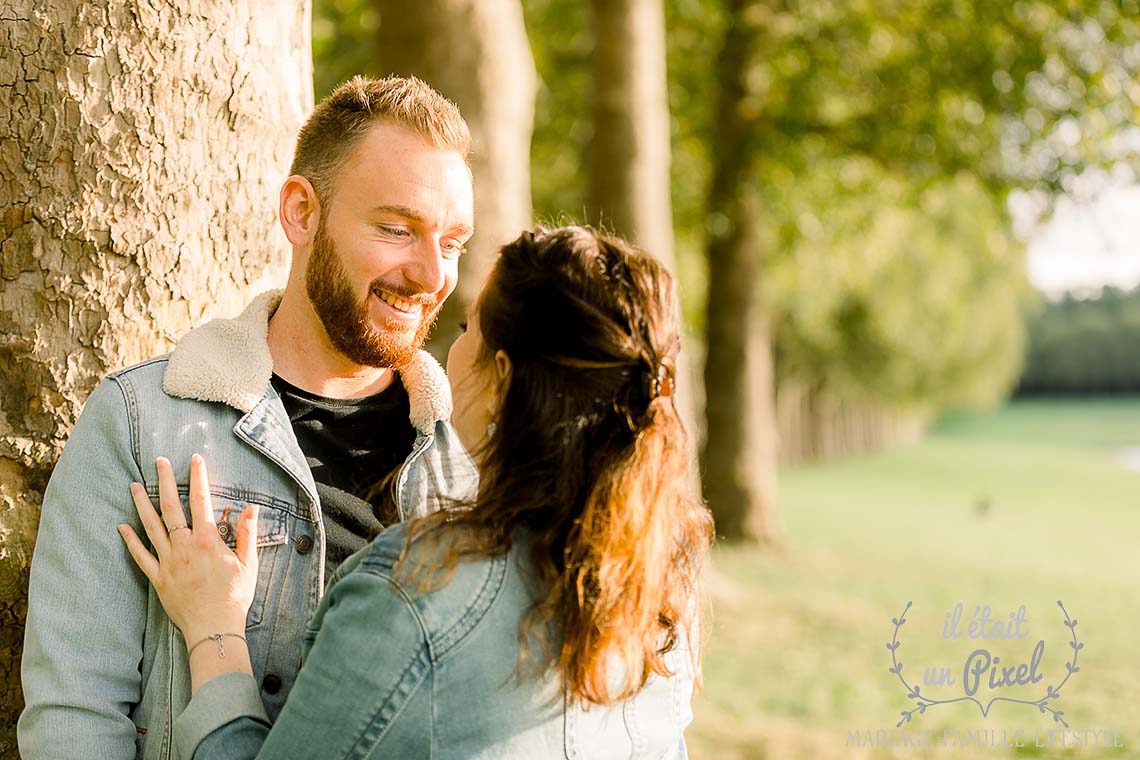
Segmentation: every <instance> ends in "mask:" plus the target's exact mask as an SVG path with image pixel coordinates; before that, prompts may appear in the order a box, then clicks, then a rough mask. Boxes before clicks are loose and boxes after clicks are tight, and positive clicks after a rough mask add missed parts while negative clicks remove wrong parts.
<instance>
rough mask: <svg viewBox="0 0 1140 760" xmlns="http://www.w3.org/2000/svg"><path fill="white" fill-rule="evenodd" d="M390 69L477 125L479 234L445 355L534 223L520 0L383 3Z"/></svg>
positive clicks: (442, 339) (443, 318) (443, 344)
mask: <svg viewBox="0 0 1140 760" xmlns="http://www.w3.org/2000/svg"><path fill="white" fill-rule="evenodd" d="M376 7H377V8H378V9H379V11H380V29H379V32H378V35H379V37H378V45H377V56H378V59H379V64H380V65H379V67H378V69H379V70H380V71H381V72H382V73H384V74H389V73H390V74H400V75H403V76H408V75H413V76H417V77H419V78H420V79H423V80H424V81H425V82H427V83H428V84H430V85H431V86H432V87H435V88H436V89H437V90H439V91H440V92H442V93H443V94H444V95H445V96H447V97H448V98H450V99H451V100H452V101H454V102H455V103H456V104H457V105H458V106H459V110H460V111H462V113H463V116H464V118H466V119H467V123H468V125H470V127H471V138H472V143H473V148H474V150H473V156H472V161H471V170H472V173H473V175H474V178H475V230H476V231H475V236H474V237H473V238H472V239H471V242H470V243H469V244H468V245H467V253H466V254H465V255H464V256H463V259H462V260H461V262H460V277H459V285H458V286H457V287H456V289H455V293H454V294H453V295H452V296H451V298H449V299H448V301H447V303H446V304H445V306H444V309H443V312H442V314H441V315H440V317H439V321H438V323H437V325H436V329H435V332H434V335H433V338H432V342H431V345H430V348H431V349H432V350H433V352H435V353H436V355H437V356H440V357H441V358H442V357H443V356H444V355H446V352H447V348H448V347H449V346H450V345H451V342H452V341H453V340H454V338H455V336H456V334H457V325H458V323H459V320H460V319H461V318H462V315H463V313H464V310H465V309H466V308H467V304H468V303H469V302H470V301H471V299H472V298H473V297H474V296H475V295H476V294H477V293H478V292H479V289H480V287H481V286H482V284H483V279H484V278H485V277H486V275H487V272H488V270H489V269H490V267H491V264H492V263H493V262H494V259H495V256H496V254H497V253H498V250H499V248H500V247H501V246H502V245H503V244H504V243H507V242H510V241H511V240H513V239H514V238H516V237H518V235H519V233H520V232H522V231H523V230H524V229H526V228H527V227H529V226H530V223H531V198H530V138H531V132H532V131H533V128H534V97H535V90H536V87H537V75H536V74H535V69H534V59H533V57H532V56H531V52H530V43H529V41H528V40H527V36H526V27H525V26H524V24H523V13H522V6H521V5H520V3H519V2H518V0H422V1H421V2H419V3H417V4H416V7H415V9H414V10H409V8H408V6H407V3H405V2H400V1H399V0H377V2H376Z"/></svg>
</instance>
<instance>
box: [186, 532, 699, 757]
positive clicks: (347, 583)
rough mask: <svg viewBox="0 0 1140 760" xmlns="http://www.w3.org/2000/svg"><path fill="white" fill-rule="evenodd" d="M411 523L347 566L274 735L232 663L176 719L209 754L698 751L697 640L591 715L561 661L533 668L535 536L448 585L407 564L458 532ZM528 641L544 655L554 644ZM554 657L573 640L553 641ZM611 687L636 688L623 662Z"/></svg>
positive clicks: (520, 538)
mask: <svg viewBox="0 0 1140 760" xmlns="http://www.w3.org/2000/svg"><path fill="white" fill-rule="evenodd" d="M406 527H407V526H406V525H396V526H393V527H391V528H389V529H388V530H386V531H384V532H383V533H382V534H381V535H380V536H379V537H377V538H376V539H375V540H374V541H372V543H371V544H369V545H368V546H367V547H365V548H364V549H361V550H360V551H359V552H357V553H356V554H354V555H353V556H352V557H351V558H349V559H348V560H346V561H345V563H344V564H343V565H341V566H340V568H338V569H337V571H336V573H335V576H336V579H335V581H334V582H333V583H332V585H330V587H329V591H328V593H327V594H326V595H325V598H324V599H323V600H322V601H321V604H320V606H319V607H318V609H317V614H316V615H315V616H314V618H313V621H312V623H311V624H310V626H309V631H308V633H307V634H306V636H305V643H304V649H305V651H304V666H303V667H302V668H301V673H300V676H299V678H298V680H297V685H296V688H294V690H293V693H292V695H291V696H290V697H289V703H288V704H286V705H285V709H284V710H283V711H282V712H281V714H280V716H278V718H277V722H276V724H274V725H273V726H272V730H270V721H269V717H268V716H267V715H266V713H265V711H264V709H263V708H262V705H261V700H260V699H259V689H258V686H257V681H256V680H255V679H252V678H250V677H249V676H248V675H246V674H244V673H227V674H225V675H222V676H219V677H217V678H215V679H213V680H211V681H209V682H208V683H206V684H205V685H203V686H202V688H201V689H199V690H198V692H197V693H196V694H195V695H194V698H193V699H192V700H191V702H190V705H189V707H188V708H187V709H186V711H185V712H183V713H182V715H180V716H179V717H178V718H177V719H176V720H175V723H174V740H175V744H176V745H177V746H178V748H179V749H180V751H181V752H182V753H183V755H184V756H191V755H192V756H193V757H194V758H195V760H249V759H250V758H253V757H255V756H256V757H257V758H259V760H288V759H290V758H320V759H321V760H349V759H350V758H352V759H354V760H553V759H554V758H570V759H576V760H642V759H645V760H649V759H650V758H652V759H653V760H682V759H683V758H685V757H686V750H685V740H684V737H683V733H682V732H683V731H684V729H685V727H686V726H687V725H688V723H689V721H690V720H692V711H691V709H690V699H691V698H692V693H693V668H692V659H691V656H690V652H689V648H688V644H687V639H686V638H685V637H684V636H681V637H679V641H678V646H677V647H676V648H674V649H673V650H671V651H670V652H668V653H667V654H666V655H665V664H666V667H667V668H668V669H669V671H670V672H671V673H673V675H672V677H668V678H663V677H660V676H657V675H651V676H650V679H649V682H648V684H647V685H646V687H645V688H644V689H643V690H642V691H641V692H639V693H638V694H637V695H636V696H635V697H633V698H632V699H628V700H625V701H624V702H618V703H616V704H613V705H608V706H601V705H592V706H590V707H589V708H588V709H585V708H583V707H582V706H581V705H578V704H575V703H573V702H572V701H569V700H567V699H566V698H565V697H564V696H563V693H562V689H561V686H560V679H559V678H558V677H557V672H556V671H553V672H552V671H547V672H546V673H545V674H541V675H540V676H538V677H535V676H534V675H533V673H532V672H531V671H532V670H533V668H532V667H531V666H530V665H527V664H525V663H524V666H523V669H522V670H520V669H519V668H518V665H519V657H518V655H519V625H520V623H521V622H522V620H523V617H524V615H525V614H526V613H527V611H528V610H529V609H530V608H531V605H532V604H533V602H534V600H535V598H537V596H538V595H539V594H540V593H541V592H540V591H539V589H541V587H542V586H541V584H540V583H539V582H538V580H537V578H536V577H535V573H534V572H533V570H532V569H531V568H532V567H533V563H532V562H531V560H530V557H531V556H532V555H533V552H534V544H533V542H532V540H531V539H530V536H529V534H528V533H527V532H526V531H525V530H522V529H520V530H518V531H516V540H515V542H514V544H513V546H512V547H511V550H510V552H508V553H507V554H504V555H500V556H498V557H491V558H481V559H478V560H475V561H468V562H462V563H460V564H459V565H458V566H457V568H456V571H455V573H454V575H452V576H451V577H450V578H449V579H448V580H447V582H446V583H444V584H443V585H442V586H440V587H438V588H435V589H427V590H425V589H423V587H422V583H420V582H418V580H417V579H416V578H414V577H413V578H411V579H408V578H407V575H406V573H405V572H403V569H402V568H414V567H416V566H417V565H420V564H421V563H425V562H426V564H427V565H428V566H431V565H434V564H436V563H437V562H438V561H439V560H440V559H441V558H442V557H443V556H444V553H445V551H446V550H447V548H448V544H447V543H446V542H442V541H440V542H436V541H432V540H430V538H431V535H430V534H429V535H427V536H424V537H423V538H420V539H417V540H416V542H415V543H414V544H413V546H412V551H411V552H410V553H409V555H408V557H407V558H406V559H405V562H404V564H403V565H402V566H401V565H400V556H401V552H402V551H403V549H404V545H405V541H406V536H407V531H406ZM532 644H533V645H534V646H533V647H532V648H531V649H528V651H529V652H530V654H531V656H533V657H537V658H541V657H542V647H541V646H540V645H539V644H538V642H534V641H532ZM550 644H551V645H552V646H553V651H557V647H558V642H557V641H552V642H550ZM611 676H612V677H611V679H610V685H611V686H618V685H620V684H621V683H623V682H624V678H623V677H622V672H621V669H620V668H616V667H615V668H613V669H612V671H611Z"/></svg>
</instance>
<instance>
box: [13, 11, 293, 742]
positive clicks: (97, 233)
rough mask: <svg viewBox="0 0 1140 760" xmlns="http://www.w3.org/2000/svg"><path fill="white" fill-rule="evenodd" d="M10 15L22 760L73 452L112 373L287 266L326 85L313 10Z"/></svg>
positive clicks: (227, 308) (16, 642)
mask: <svg viewBox="0 0 1140 760" xmlns="http://www.w3.org/2000/svg"><path fill="white" fill-rule="evenodd" d="M0 19H2V20H0V40H2V46H3V48H4V49H5V51H9V52H8V53H6V54H5V55H4V56H3V57H2V58H0V108H2V110H3V111H4V113H5V114H7V118H5V119H3V120H2V121H0V177H2V180H0V207H2V208H3V209H4V210H3V218H2V226H0V325H2V326H3V329H2V333H3V337H2V338H0V369H2V371H0V377H2V378H3V380H2V381H0V383H2V387H0V726H2V727H3V728H2V729H0V757H15V753H16V745H15V736H14V733H15V723H16V717H17V715H18V714H19V711H20V709H21V707H22V699H21V692H20V686H19V659H20V652H21V644H22V640H23V621H24V617H25V615H26V610H27V603H26V593H27V568H28V563H29V561H30V558H31V553H32V546H33V543H34V539H35V531H36V525H37V523H38V515H39V505H40V500H41V494H42V492H43V488H44V486H45V484H46V482H47V479H48V477H49V475H50V473H51V469H52V466H53V464H54V462H55V460H56V457H57V455H58V452H59V450H60V448H61V446H62V444H63V442H64V441H65V439H66V438H67V435H68V432H69V431H70V429H71V426H72V424H73V422H74V420H75V418H76V416H77V413H78V411H79V409H80V407H81V405H82V403H83V401H84V399H85V398H86V396H87V394H88V393H89V392H90V390H91V389H92V388H93V387H94V386H95V384H96V383H97V382H98V380H99V379H100V378H101V377H102V376H103V375H104V374H106V373H107V372H108V371H109V370H113V369H116V368H119V367H123V366H125V365H129V364H131V363H133V362H137V361H140V360H142V359H144V358H146V357H148V356H151V355H154V354H156V353H160V352H162V351H164V350H166V349H168V348H169V347H170V345H171V343H172V341H173V340H175V339H176V338H178V337H179V336H180V335H182V334H183V333H184V332H185V331H186V330H188V329H189V328H190V327H192V326H194V325H195V324H197V323H199V322H201V321H202V320H204V319H206V318H208V317H210V316H212V315H214V314H219V313H227V312H233V311H236V310H237V309H238V308H239V307H240V306H241V305H242V304H243V303H244V302H245V301H246V300H247V298H248V297H250V296H251V295H252V294H253V293H254V292H256V291H257V290H259V289H262V288H263V287H264V286H265V284H266V283H267V282H268V281H269V280H270V279H271V278H272V277H273V276H275V275H277V274H283V271H284V269H283V268H284V266H285V265H286V264H287V262H288V259H287V249H286V246H285V240H284V238H283V236H281V235H279V234H277V233H276V226H277V225H276V221H275V220H276V214H275V209H276V208H277V202H276V196H277V188H278V186H279V184H280V182H281V180H282V179H283V178H284V176H285V174H286V173H287V171H288V165H289V160H290V158H291V152H292V145H293V139H294V137H295V134H296V130H297V129H298V128H299V126H300V123H301V120H302V119H303V117H304V116H305V115H306V114H307V113H308V111H309V110H310V109H311V106H312V91H311V85H310V81H311V80H310V72H311V57H310V48H309V13H308V6H307V3H295V2H285V0H279V1H278V2H274V3H271V4H260V5H258V6H256V8H255V7H254V6H251V5H249V4H236V5H231V4H227V3H211V4H210V6H209V8H208V9H203V8H202V7H201V4H200V3H191V2H187V1H184V2H172V3H163V4H162V5H161V6H152V5H148V4H145V3H144V4H129V5H127V4H122V3H115V2H109V1H108V0H71V1H68V0H63V1H61V2H57V3H51V4H50V5H44V4H36V5H34V6H33V5H32V4H29V3H4V9H3V11H2V12H0ZM12 52H18V54H11V53H12ZM105 527H106V526H105Z"/></svg>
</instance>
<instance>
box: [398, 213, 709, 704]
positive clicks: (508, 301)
mask: <svg viewBox="0 0 1140 760" xmlns="http://www.w3.org/2000/svg"><path fill="white" fill-rule="evenodd" d="M476 309H477V315H478V323H479V328H480V331H481V333H482V342H483V345H482V348H481V349H480V355H479V358H478V363H479V364H480V365H481V366H482V368H483V369H489V368H490V367H491V366H492V365H493V364H494V355H495V353H496V352H497V351H499V350H502V351H503V352H505V353H506V355H507V357H508V358H509V359H510V371H509V377H508V379H507V380H506V382H505V389H504V390H502V392H501V395H500V404H499V408H498V410H497V413H496V415H495V419H494V422H495V426H496V428H495V432H494V434H493V435H491V436H490V438H489V439H488V441H487V443H486V445H485V446H483V448H482V450H480V451H478V452H476V458H477V459H478V461H479V462H480V484H479V490H478V495H477V496H476V498H475V500H474V503H472V504H470V505H467V506H466V507H465V508H463V509H456V510H448V511H447V512H442V513H437V514H435V515H433V516H431V517H429V518H426V519H425V520H423V521H420V522H419V523H417V524H416V525H415V526H414V527H413V530H412V531H411V532H410V535H409V545H410V543H411V541H412V540H413V539H414V537H415V536H422V535H424V534H425V533H427V532H435V530H436V529H440V528H442V529H444V530H445V531H446V534H444V535H447V536H448V538H447V546H448V552H447V559H446V561H445V563H444V564H445V566H447V567H449V568H454V566H455V564H456V562H458V561H460V560H462V559H465V558H466V559H470V558H476V557H481V556H494V555H498V554H501V553H504V552H506V551H508V550H509V549H510V547H511V544H512V540H513V538H514V534H515V531H516V529H517V528H518V527H520V526H521V527H524V528H527V529H529V531H530V532H531V534H532V535H533V537H534V544H533V545H534V551H533V554H532V556H531V557H530V560H531V562H532V563H533V566H534V568H535V569H536V571H537V575H538V577H539V579H540V580H541V581H542V582H543V584H544V586H543V587H544V589H545V590H546V593H545V596H542V597H541V598H540V599H539V600H538V601H537V602H536V603H535V605H534V607H533V608H532V609H531V610H529V611H528V612H527V614H526V615H525V616H524V619H523V624H522V627H521V630H520V632H519V643H520V648H521V651H520V663H521V664H525V660H527V659H528V657H530V656H531V654H532V653H531V652H529V651H528V650H529V648H530V645H532V644H533V643H535V642H538V643H539V644H540V648H541V649H542V651H543V656H541V657H538V658H537V659H536V660H535V661H534V662H533V663H532V665H536V666H537V667H535V668H534V672H546V669H547V668H548V667H550V666H554V667H556V668H557V671H558V673H559V674H560V676H561V679H562V684H563V688H564V690H565V692H566V693H567V695H568V696H569V697H571V698H572V699H573V700H575V701H581V702H592V703H596V704H610V703H613V702H615V701H619V700H622V699H626V698H629V697H631V696H633V695H634V694H636V693H637V692H638V691H640V690H641V689H642V688H643V687H644V686H645V684H646V682H647V680H648V678H649V676H650V674H651V673H657V674H660V675H670V673H669V670H668V668H667V666H666V662H665V654H666V653H667V652H669V651H670V650H671V649H673V648H674V647H675V646H676V645H677V643H678V641H679V639H680V637H681V636H684V637H685V639H686V640H688V641H689V642H691V646H690V653H691V657H692V665H693V668H694V672H698V673H699V651H700V647H699V646H698V645H697V642H696V641H695V635H696V632H695V630H694V629H695V628H696V624H697V616H698V614H699V609H700V605H698V604H697V601H696V600H697V580H698V576H699V573H700V570H701V566H702V564H703V562H704V560H705V558H706V555H707V553H708V548H709V543H710V541H711V538H712V518H711V516H710V514H709V512H708V509H707V508H706V507H705V506H704V505H703V504H702V503H701V502H700V500H699V499H698V498H696V496H695V491H694V489H692V488H691V486H690V478H689V477H688V451H689V448H688V441H687V440H686V433H685V430H684V428H683V426H682V424H681V419H680V416H679V414H678V409H677V406H676V395H675V393H672V392H671V391H672V390H673V387H672V386H673V385H674V377H675V374H676V359H677V351H678V349H679V347H680V338H679V328H680V320H679V307H678V302H677V294H676V292H675V288H674V284H673V279H672V277H671V276H670V275H669V273H668V272H667V271H666V270H665V268H664V267H663V266H662V265H661V264H660V263H659V262H658V261H657V260H655V259H654V258H653V257H651V256H649V255H648V254H646V253H643V252H641V251H638V250H635V249H634V248H632V247H631V246H630V245H629V244H627V243H626V242H624V241H623V240H620V239H618V238H616V237H612V236H609V235H605V234H602V233H600V232H597V231H595V230H592V229H590V228H585V227H564V228H560V229H555V230H550V231H547V230H542V229H539V230H537V231H535V232H526V233H524V234H523V235H522V236H521V237H519V238H518V239H517V240H515V241H514V242H512V243H510V244H508V245H507V246H505V247H504V248H503V249H502V251H501V253H500V255H499V258H498V260H497V262H496V263H495V266H494V269H493V271H492V272H491V275H490V277H489V279H488V281H487V284H486V286H485V287H484V289H483V292H482V294H481V295H480V297H479V300H478V303H477V305H476ZM448 574H449V573H448ZM615 659H616V660H617V661H618V663H620V664H621V665H623V666H624V673H625V674H626V678H625V682H624V684H623V686H622V687H621V688H620V689H619V690H615V689H614V688H613V684H612V683H611V682H610V681H609V680H608V679H607V674H608V673H610V672H611V671H610V668H611V667H612V666H613V665H615V664H618V663H615V662H614V661H615Z"/></svg>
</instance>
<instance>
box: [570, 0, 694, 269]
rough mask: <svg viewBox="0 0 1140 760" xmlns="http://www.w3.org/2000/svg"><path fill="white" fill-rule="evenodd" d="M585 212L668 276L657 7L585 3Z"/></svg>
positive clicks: (654, 3) (613, 0) (640, 1)
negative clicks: (653, 259)
mask: <svg viewBox="0 0 1140 760" xmlns="http://www.w3.org/2000/svg"><path fill="white" fill-rule="evenodd" d="M591 5H592V7H593V20H594V35H595V44H594V52H593V56H592V65H593V93H592V94H593V104H592V105H593V114H592V121H593V130H592V135H591V137H590V140H589V143H588V144H587V146H586V166H587V168H588V170H589V177H588V182H589V185H588V195H587V197H586V212H587V216H588V219H589V221H590V223H592V224H600V225H602V226H603V227H606V228H609V229H612V230H613V231H615V232H617V233H618V234H620V235H622V236H624V237H626V238H628V239H629V240H630V241H632V242H634V243H635V244H637V245H638V246H640V247H642V248H644V249H645V250H647V251H649V252H650V253H652V254H653V255H654V256H657V257H658V258H659V259H661V260H662V261H664V262H665V264H666V266H668V267H669V268H670V269H671V270H676V261H675V260H674V253H673V207H672V205H671V203H670V199H669V97H668V93H667V91H666V87H665V8H664V5H663V4H662V0H592V2H591Z"/></svg>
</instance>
